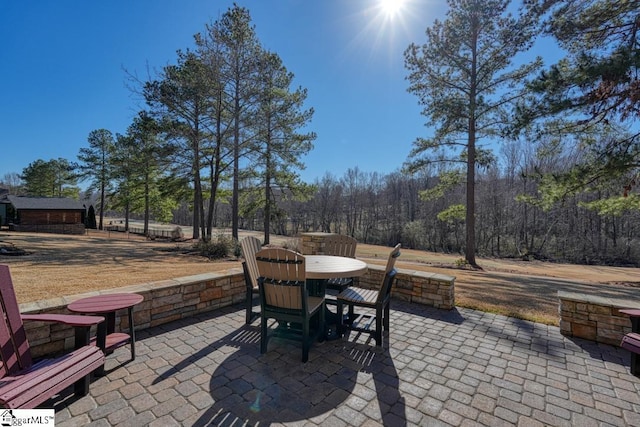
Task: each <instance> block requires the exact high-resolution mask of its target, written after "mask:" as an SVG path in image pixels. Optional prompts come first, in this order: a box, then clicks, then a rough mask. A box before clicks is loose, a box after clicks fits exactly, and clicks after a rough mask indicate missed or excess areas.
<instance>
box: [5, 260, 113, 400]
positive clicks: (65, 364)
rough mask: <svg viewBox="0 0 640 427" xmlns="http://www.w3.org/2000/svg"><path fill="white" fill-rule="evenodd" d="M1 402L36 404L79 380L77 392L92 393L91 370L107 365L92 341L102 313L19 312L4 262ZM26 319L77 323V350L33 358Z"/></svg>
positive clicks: (101, 353) (75, 389) (7, 268)
mask: <svg viewBox="0 0 640 427" xmlns="http://www.w3.org/2000/svg"><path fill="white" fill-rule="evenodd" d="M0 309H1V310H2V312H1V313H0V318H1V319H0V357H1V359H2V360H1V362H2V363H1V364H0V406H2V407H4V408H26V409H31V408H35V407H36V406H38V405H40V404H41V403H43V402H45V401H46V400H47V399H49V398H51V397H53V396H54V395H56V394H58V393H60V392H61V391H62V390H64V389H66V388H67V387H68V386H70V385H72V384H73V385H74V391H75V394H76V396H84V395H86V394H87V393H88V392H89V382H90V375H91V373H92V372H93V371H94V370H96V369H98V368H100V367H102V366H103V365H104V353H103V352H102V350H100V348H99V347H98V346H96V345H91V344H90V336H89V334H90V329H91V327H92V326H94V325H97V324H98V323H100V322H103V321H104V318H103V317H99V316H78V315H63V314H30V315H20V309H19V306H18V301H17V300H16V295H15V292H14V289H13V282H12V280H11V273H10V272H9V266H7V265H0ZM23 320H35V321H40V322H58V323H63V324H66V325H71V326H73V327H75V330H76V335H75V343H76V349H75V350H74V351H72V352H70V353H67V354H64V355H62V356H59V357H56V358H52V359H43V360H40V361H37V362H34V360H33V358H32V357H31V350H30V347H29V342H28V341H27V334H26V332H25V329H24V324H23Z"/></svg>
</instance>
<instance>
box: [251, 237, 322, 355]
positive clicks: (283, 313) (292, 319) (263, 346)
mask: <svg viewBox="0 0 640 427" xmlns="http://www.w3.org/2000/svg"><path fill="white" fill-rule="evenodd" d="M256 261H257V264H258V272H259V274H260V277H259V279H258V287H259V289H260V308H261V313H260V316H261V326H260V352H261V353H266V352H267V346H268V343H269V339H270V338H271V337H273V336H278V337H281V338H286V339H293V340H297V341H301V342H302V361H303V362H307V360H309V349H310V348H311V343H312V342H313V341H315V340H316V339H317V338H318V337H320V336H323V335H324V324H325V320H324V311H325V304H324V297H316V296H309V293H308V291H307V288H306V277H305V275H306V269H305V266H306V264H305V258H304V256H303V255H301V254H299V253H297V252H294V251H291V250H288V249H281V248H267V249H262V250H261V251H259V252H258V253H257V254H256ZM269 319H275V320H276V321H277V323H278V324H277V327H275V328H271V329H270V328H269V325H268V320H269ZM316 319H317V320H316ZM313 321H315V322H313ZM312 327H315V328H314V329H315V330H313V329H312Z"/></svg>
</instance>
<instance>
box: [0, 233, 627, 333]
mask: <svg viewBox="0 0 640 427" xmlns="http://www.w3.org/2000/svg"><path fill="white" fill-rule="evenodd" d="M220 233H224V230H221V231H220ZM248 234H253V235H256V236H257V237H262V236H261V235H260V234H259V233H249V232H241V233H240V238H242V237H244V236H245V235H248ZM271 243H274V244H288V245H291V243H293V240H292V239H291V238H284V237H278V236H272V238H271ZM192 246H193V242H190V241H185V242H179V243H176V242H170V241H166V240H147V239H145V238H144V237H141V236H137V235H133V234H124V233H118V232H106V231H105V232H102V231H95V230H90V231H89V232H88V233H87V234H86V235H83V236H68V235H56V234H42V233H40V234H38V233H16V232H7V231H1V232H0V264H7V265H9V266H10V268H11V274H12V277H13V280H14V284H15V288H16V294H17V297H18V301H19V302H20V303H24V302H31V301H37V300H43V299H49V298H54V297H59V296H65V295H75V294H79V293H84V292H89V291H93V290H99V289H111V288H118V287H122V286H128V285H136V284H142V283H147V282H155V281H160V280H166V279H171V278H176V277H183V276H190V275H194V274H200V273H206V272H212V271H220V270H226V269H229V268H233V267H240V261H241V260H240V259H235V258H228V259H225V260H221V261H211V260H209V259H207V258H205V257H201V256H198V255H194V254H189V253H186V252H188V250H189V249H190V248H192ZM389 250H390V248H385V247H381V246H373V245H364V244H361V245H358V250H357V257H358V258H360V259H362V260H364V261H366V262H370V263H373V264H376V263H377V264H384V263H385V261H386V257H387V255H388V252H389ZM15 252H18V253H19V252H24V253H23V254H15ZM459 259H460V255H446V254H437V253H431V252H425V251H418V250H408V249H403V250H402V255H401V257H400V258H399V259H398V262H397V266H398V267H399V268H403V269H411V270H423V271H428V272H434V273H441V274H446V275H450V276H455V277H456V282H455V283H456V305H458V306H463V307H470V308H475V309H479V310H484V311H491V312H495V313H501V314H505V315H509V316H515V317H519V318H523V319H527V320H533V321H537V322H543V323H547V324H556V325H557V324H558V299H557V291H558V290H566V291H574V292H584V293H592V294H597V295H601V296H625V297H629V298H636V299H637V297H636V296H635V295H637V291H638V290H639V289H638V288H639V287H640V269H638V268H623V267H605V266H584V265H568V264H554V263H548V262H539V261H531V262H526V261H518V260H502V259H478V263H479V264H480V265H481V266H482V268H483V271H472V270H467V269H460V268H456V261H457V260H459Z"/></svg>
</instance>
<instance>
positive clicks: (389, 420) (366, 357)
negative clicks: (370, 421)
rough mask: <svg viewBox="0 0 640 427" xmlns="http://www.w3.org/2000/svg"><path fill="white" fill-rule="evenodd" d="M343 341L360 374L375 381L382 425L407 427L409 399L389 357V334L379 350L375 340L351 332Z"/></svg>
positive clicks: (391, 358)
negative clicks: (406, 397)
mask: <svg viewBox="0 0 640 427" xmlns="http://www.w3.org/2000/svg"><path fill="white" fill-rule="evenodd" d="M363 335H364V336H365V337H366V338H365V341H364V343H363V342H362V340H361V339H360V337H361V336H363ZM343 339H345V340H347V345H346V346H345V347H346V348H345V350H347V349H348V350H349V351H348V356H347V357H348V359H349V360H351V361H352V362H353V363H355V364H357V365H359V366H360V369H359V372H363V373H367V374H370V375H371V377H372V380H373V383H374V386H375V391H376V398H377V400H378V406H379V408H380V415H381V421H382V425H385V426H406V425H407V416H406V409H407V408H406V403H405V399H404V397H402V395H401V394H400V378H399V377H398V371H397V369H396V367H395V364H394V362H393V357H392V356H391V354H390V353H389V348H388V343H389V332H383V341H384V344H383V346H382V347H376V346H375V340H374V339H373V337H371V336H370V335H368V334H363V333H361V332H356V331H350V332H347V333H346V334H345V337H344V338H343ZM356 340H358V341H357V342H356Z"/></svg>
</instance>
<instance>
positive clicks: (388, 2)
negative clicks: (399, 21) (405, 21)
mask: <svg viewBox="0 0 640 427" xmlns="http://www.w3.org/2000/svg"><path fill="white" fill-rule="evenodd" d="M404 2H405V0H378V5H379V6H380V9H381V10H382V13H384V14H385V15H386V16H387V17H389V18H393V17H394V16H396V15H398V14H399V13H400V12H401V11H402V8H403V5H404Z"/></svg>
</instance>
